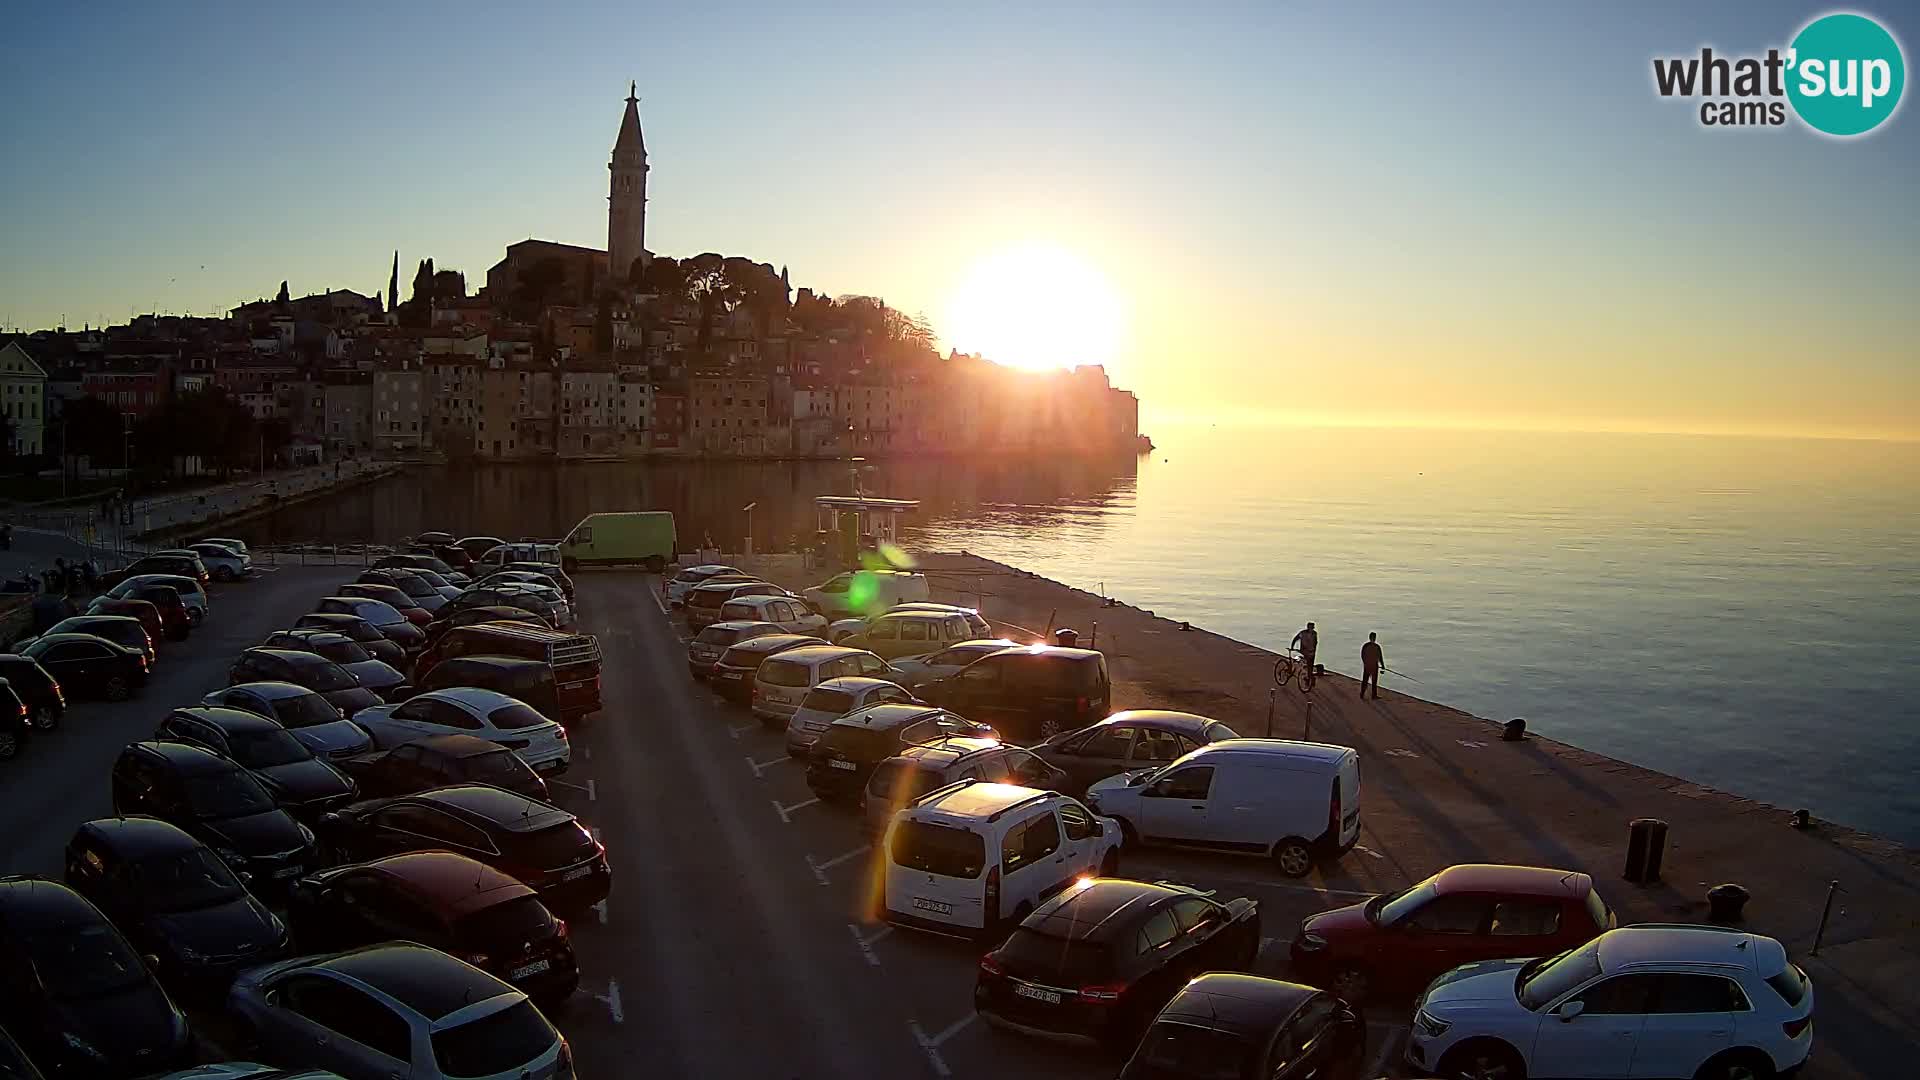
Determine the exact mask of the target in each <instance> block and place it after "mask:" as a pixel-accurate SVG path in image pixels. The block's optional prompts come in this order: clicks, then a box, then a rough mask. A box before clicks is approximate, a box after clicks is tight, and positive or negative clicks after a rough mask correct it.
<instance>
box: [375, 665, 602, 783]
mask: <svg viewBox="0 0 1920 1080" xmlns="http://www.w3.org/2000/svg"><path fill="white" fill-rule="evenodd" d="M353 722H354V723H356V724H359V725H360V726H361V727H363V728H366V729H367V732H368V734H370V735H372V736H373V745H374V746H375V747H378V748H379V749H382V750H390V749H392V748H393V747H396V746H399V745H400V744H401V743H404V742H409V741H411V740H413V739H418V738H420V737H422V736H425V735H472V736H474V737H476V738H481V739H486V740H487V741H488V742H497V743H499V744H500V745H501V746H504V747H507V748H508V749H510V750H512V751H513V752H514V753H516V754H518V755H520V760H521V761H524V762H526V763H527V767H528V768H530V769H532V770H533V771H534V772H538V773H556V772H563V771H565V770H566V768H567V765H568V764H569V763H570V762H571V761H572V758H573V748H572V746H571V745H570V744H569V743H568V742H567V729H566V728H563V727H561V726H560V725H559V724H557V723H555V722H553V721H552V720H549V719H547V718H546V717H544V716H542V715H540V712H539V710H537V709H535V708H534V707H533V706H531V705H528V704H527V703H526V702H524V701H521V700H520V699H519V698H513V697H508V696H507V695H505V694H502V693H498V692H496V691H493V690H481V689H478V688H476V687H471V686H457V687H449V688H448V689H445V690H429V691H427V692H426V693H424V694H419V695H416V696H414V697H411V698H408V699H407V700H405V701H403V702H401V703H400V704H398V705H374V706H371V707H368V708H365V709H361V710H360V711H359V712H357V713H354V714H353Z"/></svg>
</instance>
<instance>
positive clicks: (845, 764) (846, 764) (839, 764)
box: [827, 761, 860, 772]
mask: <svg viewBox="0 0 1920 1080" xmlns="http://www.w3.org/2000/svg"><path fill="white" fill-rule="evenodd" d="M827 764H829V765H831V766H833V767H834V768H836V769H845V770H847V771H848V772H852V771H853V770H855V769H857V768H859V767H860V766H858V765H855V764H854V763H853V762H851V761H829V762H827Z"/></svg>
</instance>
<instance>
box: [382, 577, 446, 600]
mask: <svg viewBox="0 0 1920 1080" xmlns="http://www.w3.org/2000/svg"><path fill="white" fill-rule="evenodd" d="M393 580H394V584H395V585H396V586H397V587H398V588H399V589H400V591H401V592H403V593H406V594H407V595H408V596H439V595H440V590H438V589H436V588H434V587H433V586H432V585H429V584H427V580H426V579H425V578H422V577H417V576H415V575H413V574H407V575H404V576H401V575H395V576H394V579H393Z"/></svg>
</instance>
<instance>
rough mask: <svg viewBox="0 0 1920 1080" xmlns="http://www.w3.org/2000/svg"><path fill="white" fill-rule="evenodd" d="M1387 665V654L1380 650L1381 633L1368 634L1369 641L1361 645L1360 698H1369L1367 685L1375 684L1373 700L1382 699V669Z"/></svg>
mask: <svg viewBox="0 0 1920 1080" xmlns="http://www.w3.org/2000/svg"><path fill="white" fill-rule="evenodd" d="M1386 666H1387V656H1386V654H1385V653H1384V652H1382V651H1381V650H1380V635H1379V634H1368V635H1367V643H1366V644H1365V645H1362V646H1360V700H1362V701H1365V700H1366V699H1367V686H1368V684H1372V686H1373V700H1375V701H1379V700H1380V669H1381V668H1383V667H1386Z"/></svg>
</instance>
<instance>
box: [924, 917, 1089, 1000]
mask: <svg viewBox="0 0 1920 1080" xmlns="http://www.w3.org/2000/svg"><path fill="white" fill-rule="evenodd" d="M913 906H914V907H915V908H916V909H917V910H920V911H931V912H933V913H934V914H935V915H951V914H953V905H952V904H943V903H941V902H940V901H938V900H929V899H927V898H926V897H924V896H916V897H914V898H913ZM1054 1000H1056V1001H1057V1000H1059V996H1058V995H1055V997H1054Z"/></svg>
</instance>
